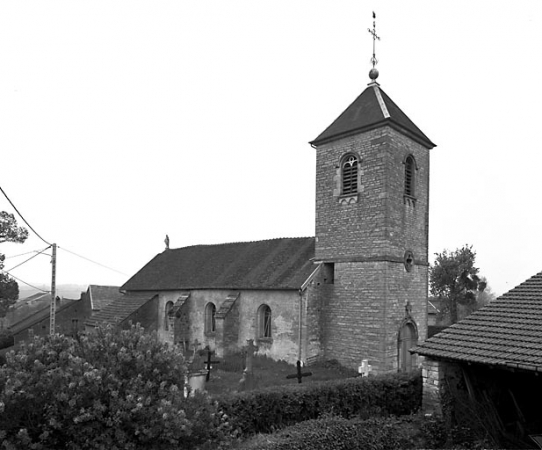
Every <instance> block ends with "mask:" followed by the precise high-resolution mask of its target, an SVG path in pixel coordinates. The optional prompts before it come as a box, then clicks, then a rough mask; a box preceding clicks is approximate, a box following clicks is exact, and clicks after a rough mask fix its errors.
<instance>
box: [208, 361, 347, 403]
mask: <svg viewBox="0 0 542 450" xmlns="http://www.w3.org/2000/svg"><path fill="white" fill-rule="evenodd" d="M213 359H214V358H213ZM204 360H205V356H202V357H201V360H200V361H199V362H198V364H201V366H202V367H203V366H204V365H203V362H204ZM252 366H253V373H254V385H253V388H254V389H259V388H265V387H269V386H281V385H290V384H298V381H297V379H296V378H294V379H288V378H286V377H287V376H288V375H293V374H296V371H297V368H296V366H295V365H294V364H289V363H287V362H286V361H275V360H273V359H271V358H268V357H267V356H260V355H256V356H254V358H253V361H252ZM244 367H245V362H244V356H243V354H241V353H238V354H235V355H232V356H229V357H228V358H227V359H224V360H220V363H219V364H215V365H213V366H212V369H211V377H210V380H209V381H208V382H207V384H206V386H205V388H206V390H207V392H208V393H209V394H211V395H218V394H225V393H232V392H238V391H239V389H240V384H239V383H240V381H241V378H242V376H243V369H244ZM302 372H311V373H312V375H311V376H307V377H303V379H302V383H303V384H306V383H314V382H317V381H326V380H336V379H341V378H350V377H354V376H357V372H356V371H355V370H353V369H347V368H345V367H343V366H341V365H340V364H338V363H337V362H333V361H327V362H325V363H317V364H314V365H311V366H310V367H303V368H302Z"/></svg>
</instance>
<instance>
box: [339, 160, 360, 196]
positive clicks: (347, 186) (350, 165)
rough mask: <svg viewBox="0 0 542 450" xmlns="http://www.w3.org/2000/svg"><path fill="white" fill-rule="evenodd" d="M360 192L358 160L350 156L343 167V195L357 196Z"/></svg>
mask: <svg viewBox="0 0 542 450" xmlns="http://www.w3.org/2000/svg"><path fill="white" fill-rule="evenodd" d="M357 192H358V159H357V158H356V157H355V156H349V157H348V158H346V160H345V161H344V162H343V165H342V194H343V195H348V194H355V193H357Z"/></svg>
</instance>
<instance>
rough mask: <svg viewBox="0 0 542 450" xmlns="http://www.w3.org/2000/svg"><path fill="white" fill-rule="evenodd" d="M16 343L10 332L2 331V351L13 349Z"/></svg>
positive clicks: (0, 344)
mask: <svg viewBox="0 0 542 450" xmlns="http://www.w3.org/2000/svg"><path fill="white" fill-rule="evenodd" d="M14 343H15V341H14V339H13V334H11V332H10V331H8V330H0V349H4V348H8V347H12V346H13V344H14Z"/></svg>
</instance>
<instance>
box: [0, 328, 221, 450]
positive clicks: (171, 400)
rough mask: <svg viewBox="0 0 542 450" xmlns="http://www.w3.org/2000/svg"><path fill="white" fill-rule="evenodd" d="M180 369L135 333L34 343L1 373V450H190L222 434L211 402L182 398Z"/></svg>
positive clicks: (174, 355)
mask: <svg viewBox="0 0 542 450" xmlns="http://www.w3.org/2000/svg"><path fill="white" fill-rule="evenodd" d="M184 374H185V363H184V359H183V356H182V354H181V353H180V352H178V351H177V350H176V349H175V348H174V347H172V346H168V345H167V344H163V343H160V342H159V341H158V339H157V336H156V335H155V334H147V333H144V332H143V329H142V328H141V327H139V326H132V327H131V328H130V329H129V330H122V331H121V330H116V329H114V328H106V329H98V330H97V331H96V333H92V334H89V335H86V336H78V337H77V339H72V338H69V337H65V336H59V335H56V336H52V337H50V338H46V339H44V338H35V339H34V340H33V341H32V342H30V343H28V344H26V345H23V346H22V347H21V349H20V350H19V351H17V352H16V353H14V352H11V353H8V355H7V364H6V365H5V366H4V367H1V368H0V413H1V414H0V430H2V431H0V440H3V442H4V446H6V447H7V448H35V449H50V448H55V449H62V448H66V449H95V448H110V449H121V448H122V449H138V448H145V449H166V448H167V449H169V448H172V446H175V445H177V446H178V445H179V444H182V448H186V449H191V448H195V447H196V446H198V445H201V444H203V443H205V442H206V441H209V440H220V439H223V438H224V437H225V436H227V435H228V434H229V428H228V425H227V423H226V421H225V420H224V418H223V416H222V415H220V414H218V412H217V407H216V403H211V401H210V400H209V399H208V398H207V397H206V396H203V395H194V396H190V397H189V398H185V396H184Z"/></svg>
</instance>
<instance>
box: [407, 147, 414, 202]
mask: <svg viewBox="0 0 542 450" xmlns="http://www.w3.org/2000/svg"><path fill="white" fill-rule="evenodd" d="M414 168H415V164H414V157H413V156H412V155H410V156H408V157H407V159H406V161H405V195H408V196H410V197H414Z"/></svg>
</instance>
